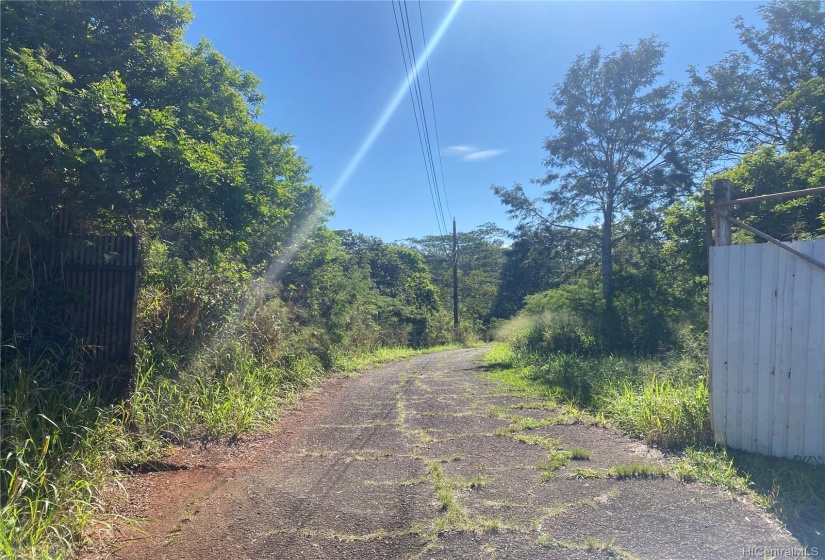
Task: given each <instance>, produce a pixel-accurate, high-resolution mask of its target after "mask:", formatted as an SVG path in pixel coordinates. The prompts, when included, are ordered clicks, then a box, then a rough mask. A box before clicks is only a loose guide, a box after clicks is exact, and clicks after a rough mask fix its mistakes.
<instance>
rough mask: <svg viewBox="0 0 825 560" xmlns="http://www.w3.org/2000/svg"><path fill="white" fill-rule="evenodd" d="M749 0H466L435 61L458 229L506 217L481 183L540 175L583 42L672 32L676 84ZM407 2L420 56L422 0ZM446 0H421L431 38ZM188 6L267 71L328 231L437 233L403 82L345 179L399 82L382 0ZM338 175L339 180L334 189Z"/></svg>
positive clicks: (388, 7)
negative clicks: (329, 214)
mask: <svg viewBox="0 0 825 560" xmlns="http://www.w3.org/2000/svg"><path fill="white" fill-rule="evenodd" d="M758 5H759V3H755V2H710V1H706V2H699V1H693V2H687V1H685V2H652V1H651V2H641V1H639V2H585V1H582V2H550V1H547V2H538V1H536V2H492V1H467V2H464V3H463V4H462V5H461V6H460V7H459V9H458V11H457V13H456V15H455V17H454V19H453V20H452V23H451V24H450V26H449V27H448V28H447V29H446V31H445V32H444V35H443V38H442V40H441V41H440V43H439V44H438V45H437V47H436V48H435V49H434V50H433V52H432V54H431V57H430V60H429V66H430V74H431V77H432V90H433V96H434V102H435V110H436V117H437V124H438V131H439V141H440V145H441V148H442V154H441V158H442V162H443V166H444V167H443V170H444V177H445V183H446V191H447V196H448V201H449V206H450V209H451V211H452V215H454V216H455V217H456V218H457V222H458V229H459V230H460V231H468V230H470V229H473V228H475V227H476V226H478V225H481V224H483V223H486V222H496V223H498V224H499V225H501V226H502V227H505V228H507V229H512V228H513V227H514V225H515V224H514V223H513V222H509V221H508V220H507V218H506V215H505V209H504V207H502V206H501V204H500V203H499V201H498V199H497V198H496V197H495V196H494V195H493V193H492V192H491V191H490V185H492V184H498V185H505V186H510V185H512V184H513V183H514V182H520V183H523V184H525V185H527V184H528V183H529V182H530V180H531V179H535V178H538V177H541V176H542V175H543V174H544V168H543V166H542V164H541V162H542V159H543V156H544V154H543V150H542V141H543V139H544V138H546V137H547V136H549V135H551V134H552V133H553V129H552V125H551V123H550V121H548V120H547V119H546V118H545V117H544V113H545V111H546V110H547V108H548V106H549V93H550V91H551V90H552V89H553V87H554V85H555V84H557V83H559V82H560V81H561V80H562V79H563V77H564V73H565V71H566V69H567V68H568V66H569V65H570V63H571V62H572V61H573V59H574V58H575V56H576V55H577V54H579V53H585V52H589V51H591V50H592V49H593V48H595V47H596V46H598V45H601V46H602V47H603V48H605V49H606V50H608V51H610V50H613V49H614V48H615V47H616V46H617V45H619V44H621V43H629V44H634V43H635V42H636V41H637V40H638V39H639V38H641V37H647V36H650V35H651V34H656V35H658V36H659V37H660V38H661V39H662V40H664V41H666V42H667V43H669V45H670V47H669V49H668V55H667V57H666V59H665V67H664V71H665V78H666V79H676V80H679V81H684V79H685V76H686V74H685V71H686V69H687V67H688V66H689V65H691V64H694V65H696V66H697V67H698V68H701V69H704V68H705V67H707V66H708V65H710V64H713V63H714V62H717V61H718V60H720V59H721V58H722V57H723V56H724V55H725V52H726V51H728V50H735V49H739V42H738V40H737V36H736V31H735V29H734V28H733V26H732V24H731V19H732V18H733V17H734V16H736V15H738V14H741V15H742V16H743V17H744V18H745V20H746V21H747V22H748V23H754V24H758V23H759V22H760V20H759V18H758V16H757V15H756V7H757V6H758ZM408 6H409V12H410V16H411V19H412V25H413V29H414V31H417V32H418V35H417V36H416V40H417V41H418V42H417V43H416V53H417V54H420V53H421V52H422V51H423V46H422V45H421V43H420V41H421V37H420V27H418V26H419V20H418V4H417V2H409V1H408ZM452 7H453V4H452V3H451V2H437V1H426V2H423V3H422V5H421V9H422V13H423V23H424V29H425V32H426V36H427V40H428V42H430V41H431V39H432V38H433V37H434V35H435V33H436V30H437V29H438V28H439V26H440V25H441V22H442V21H443V20H444V18H445V16H446V15H447V13H448V12H449V11H450V9H451V8H452ZM192 9H193V12H194V14H195V20H194V22H193V23H192V24H191V25H190V27H189V29H188V31H187V34H186V40H187V41H189V42H191V43H195V42H197V41H199V40H200V39H201V38H202V37H205V38H207V39H208V40H209V41H211V42H212V44H213V45H214V47H215V48H216V49H217V50H219V51H220V52H221V53H223V54H224V55H225V56H226V57H227V58H228V59H229V60H230V61H232V62H233V63H234V64H236V65H237V66H239V67H241V68H243V69H244V70H248V71H250V72H252V73H254V74H256V75H257V76H258V77H259V78H261V80H262V81H263V84H262V86H261V89H262V91H263V93H264V94H265V95H266V98H267V100H266V104H265V107H264V110H265V113H264V115H263V117H262V118H261V120H262V122H264V123H265V124H267V125H269V126H272V127H274V128H277V129H278V130H280V131H285V132H290V133H292V134H293V135H294V136H295V139H294V143H295V145H296V146H298V151H299V153H300V154H301V155H303V156H304V157H305V158H306V159H307V160H308V162H309V164H310V165H311V166H312V168H313V170H312V174H311V179H312V182H313V183H315V184H317V185H319V186H320V187H321V188H322V189H323V190H324V192H325V193H326V194H327V196H328V198H332V207H333V209H334V211H335V216H334V217H333V218H332V219H331V220H330V222H329V226H330V227H331V228H333V229H352V230H355V231H358V232H361V233H364V234H367V235H376V236H379V237H381V238H383V239H384V240H386V241H393V240H399V239H404V238H407V237H420V236H424V235H431V234H438V232H439V230H438V222H437V221H436V215H435V213H434V210H433V206H432V202H431V198H430V193H429V187H428V185H427V176H426V174H425V167H424V162H423V159H422V156H421V148H420V147H419V141H418V136H417V133H416V125H415V120H414V114H413V109H412V105H411V102H410V99H409V95H408V94H406V93H405V97H404V98H403V99H402V101H401V103H400V104H399V105H398V107H397V110H396V111H395V112H394V113H393V114H392V115H391V117H390V118H389V119H388V120H387V121H386V126H385V127H384V128H383V129H382V130H381V132H380V134H378V136H377V137H376V138H375V142H374V143H373V144H372V146H371V147H370V149H369V150H368V151H367V152H366V153H365V155H364V157H363V159H361V160H360V163H359V164H358V165H357V167H355V169H354V171H353V172H352V173H351V175H349V177H348V179H347V180H346V181H345V182H344V183H343V184H341V179H342V174H343V173H344V171H345V170H346V169H347V167H348V166H349V165H350V164H351V162H352V161H353V157H354V156H355V154H356V153H357V152H358V150H359V148H360V147H362V145H363V144H364V142H365V139H366V138H367V137H368V135H369V134H370V132H371V130H373V129H374V127H375V124H376V122H377V121H378V120H379V119H380V117H381V116H382V114H384V111H385V109H386V107H387V104H388V103H389V101H390V100H391V99H392V98H393V97H394V96H395V94H396V92H397V91H398V89H399V87H400V86H401V85H402V84H403V83H404V80H405V74H404V66H403V61H402V58H401V50H400V47H399V44H398V36H397V32H396V27H395V20H394V16H393V9H392V4H391V3H390V2H386V1H371V2H342V1H339V2H285V1H272V2H260V1H259V2H238V1H236V2H226V1H210V2H198V1H195V2H192ZM422 86H423V87H425V88H426V87H427V86H426V82H422ZM427 103H428V101H427ZM430 126H431V127H432V124H431V125H430ZM431 134H432V132H431ZM433 150H435V147H433ZM336 185H340V186H341V188H340V190H339V191H338V192H337V194H336V195H335V196H334V197H332V196H331V195H332V190H333V188H334V187H335V186H336ZM532 188H533V189H537V187H535V186H533V187H532ZM534 192H535V193H538V191H537V190H535V191H534ZM445 213H446V209H445ZM448 219H449V216H448Z"/></svg>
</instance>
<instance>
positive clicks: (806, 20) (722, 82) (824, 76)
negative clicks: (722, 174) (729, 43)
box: [687, 0, 825, 156]
mask: <svg viewBox="0 0 825 560" xmlns="http://www.w3.org/2000/svg"><path fill="white" fill-rule="evenodd" d="M758 11H759V14H760V16H761V17H762V19H763V20H764V26H762V27H756V26H753V25H746V24H745V21H744V19H743V18H742V17H741V16H739V17H737V18H736V19H735V20H734V26H735V27H736V29H737V30H738V32H739V40H740V42H741V43H742V45H743V46H744V47H745V50H744V51H737V52H731V53H730V54H728V56H726V57H725V58H724V59H722V60H721V61H720V62H718V63H717V64H714V65H713V66H711V67H710V68H708V70H707V72H706V73H705V74H704V75H700V73H699V72H698V71H697V70H696V69H695V68H692V69H691V70H690V73H691V85H690V88H689V91H688V94H687V96H688V98H689V99H690V101H691V102H692V103H694V104H696V108H697V110H698V111H701V112H702V113H703V114H705V115H707V116H708V117H707V119H706V120H707V123H708V125H709V126H708V127H707V128H706V130H705V133H706V134H707V135H708V140H709V141H710V142H713V143H715V144H716V149H717V150H720V151H721V152H723V153H724V154H728V155H733V156H740V155H743V154H746V153H749V152H752V151H754V150H755V149H756V148H757V147H758V146H760V145H763V144H774V145H778V146H785V145H788V144H789V143H792V142H793V141H794V139H795V137H797V135H800V134H802V135H810V134H816V133H817V132H818V134H819V140H820V142H821V143H822V144H823V145H825V140H823V138H825V133H823V128H822V127H823V124H822V115H823V112H825V111H823V109H824V108H825V93H824V92H823V83H824V82H823V80H825V12H823V11H822V4H821V2H819V1H818V0H817V1H807V0H806V1H804V2H797V1H793V0H779V1H776V2H772V3H770V4H766V5H764V6H760V7H759V8H758ZM714 116H716V118H714ZM808 144H809V143H808Z"/></svg>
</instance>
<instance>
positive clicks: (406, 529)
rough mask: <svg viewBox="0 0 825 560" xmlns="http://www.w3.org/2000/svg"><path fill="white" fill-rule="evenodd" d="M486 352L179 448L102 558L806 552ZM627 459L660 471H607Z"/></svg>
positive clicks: (334, 385)
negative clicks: (269, 426) (491, 372)
mask: <svg viewBox="0 0 825 560" xmlns="http://www.w3.org/2000/svg"><path fill="white" fill-rule="evenodd" d="M484 351H485V350H484V349H464V350H454V351H448V352H442V353H438V354H430V355H424V356H420V357H416V358H413V359H409V360H405V361H402V362H397V363H393V364H389V365H385V366H383V367H380V368H377V369H374V370H370V371H366V372H363V373H361V374H359V375H358V376H355V377H350V378H343V379H336V380H331V381H329V382H327V383H325V384H324V386H323V387H322V388H321V389H320V390H319V391H317V392H316V393H315V394H314V395H312V396H310V397H308V398H306V399H305V400H303V401H302V402H301V404H300V406H299V407H297V408H296V409H295V410H292V411H290V412H289V413H288V414H286V415H285V416H284V418H283V419H282V420H281V422H280V423H279V425H278V431H277V433H275V434H274V435H269V436H262V437H259V438H257V439H252V440H250V441H247V442H244V443H242V444H240V445H237V446H235V447H234V448H228V449H223V450H221V449H214V448H213V449H211V450H199V449H189V450H184V451H182V452H181V453H179V456H178V457H176V458H173V463H174V461H177V462H176V463H174V464H175V465H176V470H170V471H167V472H157V473H151V474H146V475H140V476H137V477H135V478H134V479H133V480H131V481H128V482H127V483H126V488H127V490H129V492H130V500H129V502H128V504H127V505H126V506H124V507H125V509H124V510H123V512H124V513H125V514H126V515H129V516H132V517H137V518H139V519H141V522H140V524H139V527H138V529H135V528H134V527H128V526H125V525H124V526H118V527H117V530H116V531H115V532H114V533H112V534H111V535H110V536H109V539H108V540H110V541H111V542H110V543H109V545H108V546H107V547H106V549H105V551H103V552H101V551H98V552H97V553H96V555H97V556H98V557H100V556H103V557H109V558H120V559H138V558H140V559H143V558H146V559H149V558H151V559H164V558H168V559H193V560H194V559H197V560H212V559H218V558H221V559H222V558H233V559H236V558H237V559H241V558H243V559H258V558H271V559H276V558H278V559H281V558H282V559H303V558H307V559H321V558H331V559H339V558H344V559H347V558H352V559H356V558H357V559H366V560H369V559H379V558H420V559H425V558H445V559H446V558H449V559H453V558H483V559H495V558H508V559H509V558H513V559H536V558H550V559H597V558H626V559H632V558H642V559H654V558H673V559H694V558H695V559H720V558H721V559H726V558H731V559H732V558H747V557H758V558H762V557H763V555H762V554H761V552H762V551H763V550H764V549H769V550H773V551H777V552H778V553H779V554H783V551H792V550H799V549H801V545H800V543H799V542H798V541H797V540H796V539H795V538H794V537H793V536H792V535H791V534H790V533H789V532H787V531H786V530H784V529H783V528H782V527H781V526H780V525H779V524H778V522H777V521H776V519H775V518H773V517H772V516H770V515H769V514H767V513H766V512H764V511H762V510H761V509H759V508H758V507H756V506H754V505H752V504H750V503H748V502H747V501H745V500H743V499H742V498H740V497H737V496H734V495H733V494H731V493H729V492H727V491H724V490H721V489H718V488H715V487H712V486H709V485H705V484H701V483H690V484H685V483H682V482H680V481H678V480H676V479H674V478H672V477H668V476H662V475H657V474H656V473H659V472H661V471H666V470H667V469H668V468H669V466H670V462H669V459H668V458H667V457H665V456H663V455H662V454H661V453H659V452H658V451H657V450H655V449H652V448H649V447H647V446H645V445H643V444H642V443H640V442H639V441H637V440H634V439H630V438H627V437H625V436H623V435H621V434H619V433H617V432H615V431H613V430H611V429H609V428H604V427H599V426H594V425H588V424H586V423H581V422H580V419H579V418H576V417H575V416H570V415H569V414H566V413H565V411H563V410H560V409H556V408H553V407H551V406H549V405H548V404H547V403H546V402H544V401H542V400H540V399H537V398H533V397H526V396H524V395H521V394H518V393H516V392H513V391H512V390H511V389H509V388H507V387H505V386H503V385H501V384H500V383H498V382H496V381H494V380H491V379H490V378H489V376H488V375H487V373H486V372H485V370H484V367H483V362H482V360H481V357H482V356H483V353H484ZM572 450H578V452H577V453H575V455H576V456H577V457H578V458H574V457H572V456H571V455H574V454H573V453H572ZM584 456H587V458H585V457H584ZM629 464H634V465H637V468H638V465H641V469H642V470H647V471H648V472H649V473H652V476H649V477H638V478H625V479H619V478H616V477H615V476H611V475H610V474H609V473H610V471H611V469H612V468H614V467H617V466H621V465H629ZM757 553H758V555H757ZM787 554H788V555H790V552H788V553H787ZM768 557H770V556H768Z"/></svg>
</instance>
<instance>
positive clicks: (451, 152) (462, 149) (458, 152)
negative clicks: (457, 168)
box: [444, 146, 476, 156]
mask: <svg viewBox="0 0 825 560" xmlns="http://www.w3.org/2000/svg"><path fill="white" fill-rule="evenodd" d="M475 151H476V149H475V148H473V147H472V146H450V147H449V148H444V153H446V154H447V155H448V156H463V155H465V154H469V153H471V152H475Z"/></svg>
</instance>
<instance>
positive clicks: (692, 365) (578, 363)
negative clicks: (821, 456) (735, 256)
mask: <svg viewBox="0 0 825 560" xmlns="http://www.w3.org/2000/svg"><path fill="white" fill-rule="evenodd" d="M527 328H528V329H540V330H544V329H545V328H546V326H541V325H538V326H537V324H533V325H528V327H527ZM703 339H704V337H703V336H695V335H694V336H691V335H689V333H688V334H687V335H683V340H682V342H681V344H680V347H681V350H680V351H679V352H670V353H665V354H663V355H659V356H649V357H640V356H611V355H598V354H585V353H563V352H558V351H546V348H545V349H542V348H540V344H541V343H542V342H543V341H545V340H546V339H545V338H543V337H541V336H538V335H537V333H535V332H534V333H532V334H531V333H529V332H524V331H523V332H522V333H521V334H516V335H515V336H512V338H511V342H509V343H500V344H498V345H496V346H495V347H494V348H493V350H492V351H491V352H490V353H489V354H488V355H487V361H488V363H489V364H490V366H489V367H490V368H495V369H496V372H495V377H496V378H497V379H500V380H503V381H505V382H507V383H508V384H510V385H512V386H513V388H515V389H519V390H521V391H525V392H528V393H530V394H533V395H552V396H553V398H554V399H556V400H562V401H567V403H568V404H573V405H576V406H578V407H581V408H584V409H586V410H588V411H590V412H591V413H593V415H594V416H596V417H599V416H604V417H605V418H606V419H608V420H609V421H610V422H611V423H613V424H614V425H616V426H617V427H619V428H621V429H623V430H624V431H626V432H628V433H629V434H632V435H636V436H639V437H641V438H643V439H644V440H645V441H647V442H648V443H650V444H653V445H656V446H659V447H661V448H663V449H667V450H669V451H670V452H672V453H674V455H675V456H676V458H677V464H676V467H675V469H674V470H673V471H672V473H671V474H672V475H673V476H676V477H678V478H679V479H681V480H684V481H693V480H699V481H703V482H707V483H711V484H716V485H720V486H724V487H725V488H728V489H729V490H732V491H734V492H738V493H742V494H745V495H747V496H749V497H750V498H752V499H753V500H754V501H756V502H757V503H759V504H761V505H762V506H764V507H766V508H767V509H768V510H770V511H772V512H774V513H775V514H776V515H777V517H778V518H779V519H780V520H781V521H782V522H783V523H785V525H786V526H787V527H788V529H789V530H791V532H793V533H794V535H795V536H796V537H797V538H799V540H800V541H801V542H802V543H803V545H806V546H808V547H819V550H825V466H823V465H811V464H806V463H803V462H800V461H792V460H788V459H779V458H774V457H764V456H761V455H756V454H753V453H745V452H741V451H734V450H728V449H724V448H720V447H718V446H716V445H714V443H713V433H712V431H711V427H710V407H709V402H708V389H707V375H708V373H707V349H706V347H705V346H704V340H703ZM536 341H539V343H538V344H537V343H536Z"/></svg>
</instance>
